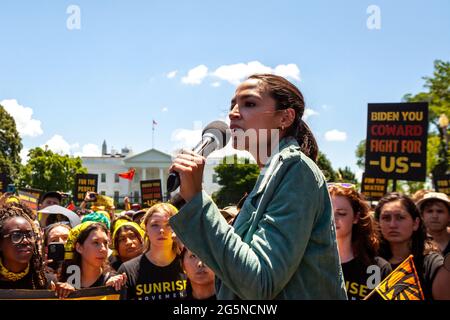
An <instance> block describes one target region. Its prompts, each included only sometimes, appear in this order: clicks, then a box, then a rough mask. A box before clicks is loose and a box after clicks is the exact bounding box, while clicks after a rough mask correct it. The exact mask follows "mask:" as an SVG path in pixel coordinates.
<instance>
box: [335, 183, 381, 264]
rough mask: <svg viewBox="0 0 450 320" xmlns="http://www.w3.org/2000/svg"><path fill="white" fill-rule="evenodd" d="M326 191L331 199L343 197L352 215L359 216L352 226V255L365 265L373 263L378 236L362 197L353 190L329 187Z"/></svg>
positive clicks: (376, 250)
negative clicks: (350, 208)
mask: <svg viewBox="0 0 450 320" xmlns="http://www.w3.org/2000/svg"><path fill="white" fill-rule="evenodd" d="M328 190H329V192H330V195H331V196H332V197H336V196H341V197H345V198H346V199H347V200H348V202H349V203H350V205H351V207H352V209H353V214H354V215H355V216H356V215H359V218H358V222H357V223H356V224H353V226H352V249H353V254H354V255H355V256H358V257H359V258H361V259H362V260H363V262H364V263H365V264H366V265H371V264H373V263H375V256H376V255H377V252H378V248H379V240H378V239H379V235H378V230H377V228H376V225H375V220H374V219H373V218H372V215H371V214H370V211H369V205H368V204H367V202H366V201H365V199H364V196H363V195H362V194H360V193H359V192H357V191H356V190H355V189H353V188H344V187H340V186H335V185H331V186H329V187H328Z"/></svg>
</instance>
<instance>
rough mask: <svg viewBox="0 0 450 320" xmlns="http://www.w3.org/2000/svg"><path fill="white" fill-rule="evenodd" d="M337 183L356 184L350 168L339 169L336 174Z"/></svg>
mask: <svg viewBox="0 0 450 320" xmlns="http://www.w3.org/2000/svg"><path fill="white" fill-rule="evenodd" d="M336 175H337V181H339V182H348V183H353V184H356V183H357V182H358V181H357V180H356V175H355V173H354V172H353V171H352V170H351V169H350V167H345V168H343V169H342V168H339V169H338V170H337V172H336Z"/></svg>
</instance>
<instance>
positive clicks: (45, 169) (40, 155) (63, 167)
mask: <svg viewBox="0 0 450 320" xmlns="http://www.w3.org/2000/svg"><path fill="white" fill-rule="evenodd" d="M28 157H29V160H28V163H27V164H26V165H25V166H23V168H22V170H21V172H20V176H19V187H21V188H24V187H28V188H35V189H40V190H43V191H62V192H70V191H72V190H73V188H74V186H75V175H76V174H78V173H87V169H86V168H84V167H83V165H82V161H81V158H79V157H76V158H74V157H71V156H68V155H60V154H57V153H53V152H52V151H51V150H48V149H47V148H46V149H42V148H34V149H31V150H30V151H29V153H28Z"/></svg>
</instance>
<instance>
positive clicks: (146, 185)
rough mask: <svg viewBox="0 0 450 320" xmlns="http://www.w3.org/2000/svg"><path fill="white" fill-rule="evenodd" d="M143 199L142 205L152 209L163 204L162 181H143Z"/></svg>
mask: <svg viewBox="0 0 450 320" xmlns="http://www.w3.org/2000/svg"><path fill="white" fill-rule="evenodd" d="M141 199H142V205H143V206H148V207H151V206H152V205H154V204H156V203H158V202H162V201H163V197H162V188H161V180H160V179H155V180H145V181H141Z"/></svg>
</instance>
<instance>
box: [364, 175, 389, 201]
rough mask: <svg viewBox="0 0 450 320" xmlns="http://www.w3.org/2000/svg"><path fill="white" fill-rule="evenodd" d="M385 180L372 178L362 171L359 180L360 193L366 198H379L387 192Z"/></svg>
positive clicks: (374, 199)
mask: <svg viewBox="0 0 450 320" xmlns="http://www.w3.org/2000/svg"><path fill="white" fill-rule="evenodd" d="M387 181H388V180H387V179H386V178H373V177H369V176H367V175H366V174H365V173H364V174H363V176H362V180H361V193H362V194H363V195H364V196H365V198H366V199H367V200H371V201H376V200H380V199H381V198H382V197H383V196H384V195H385V194H386V192H387Z"/></svg>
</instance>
